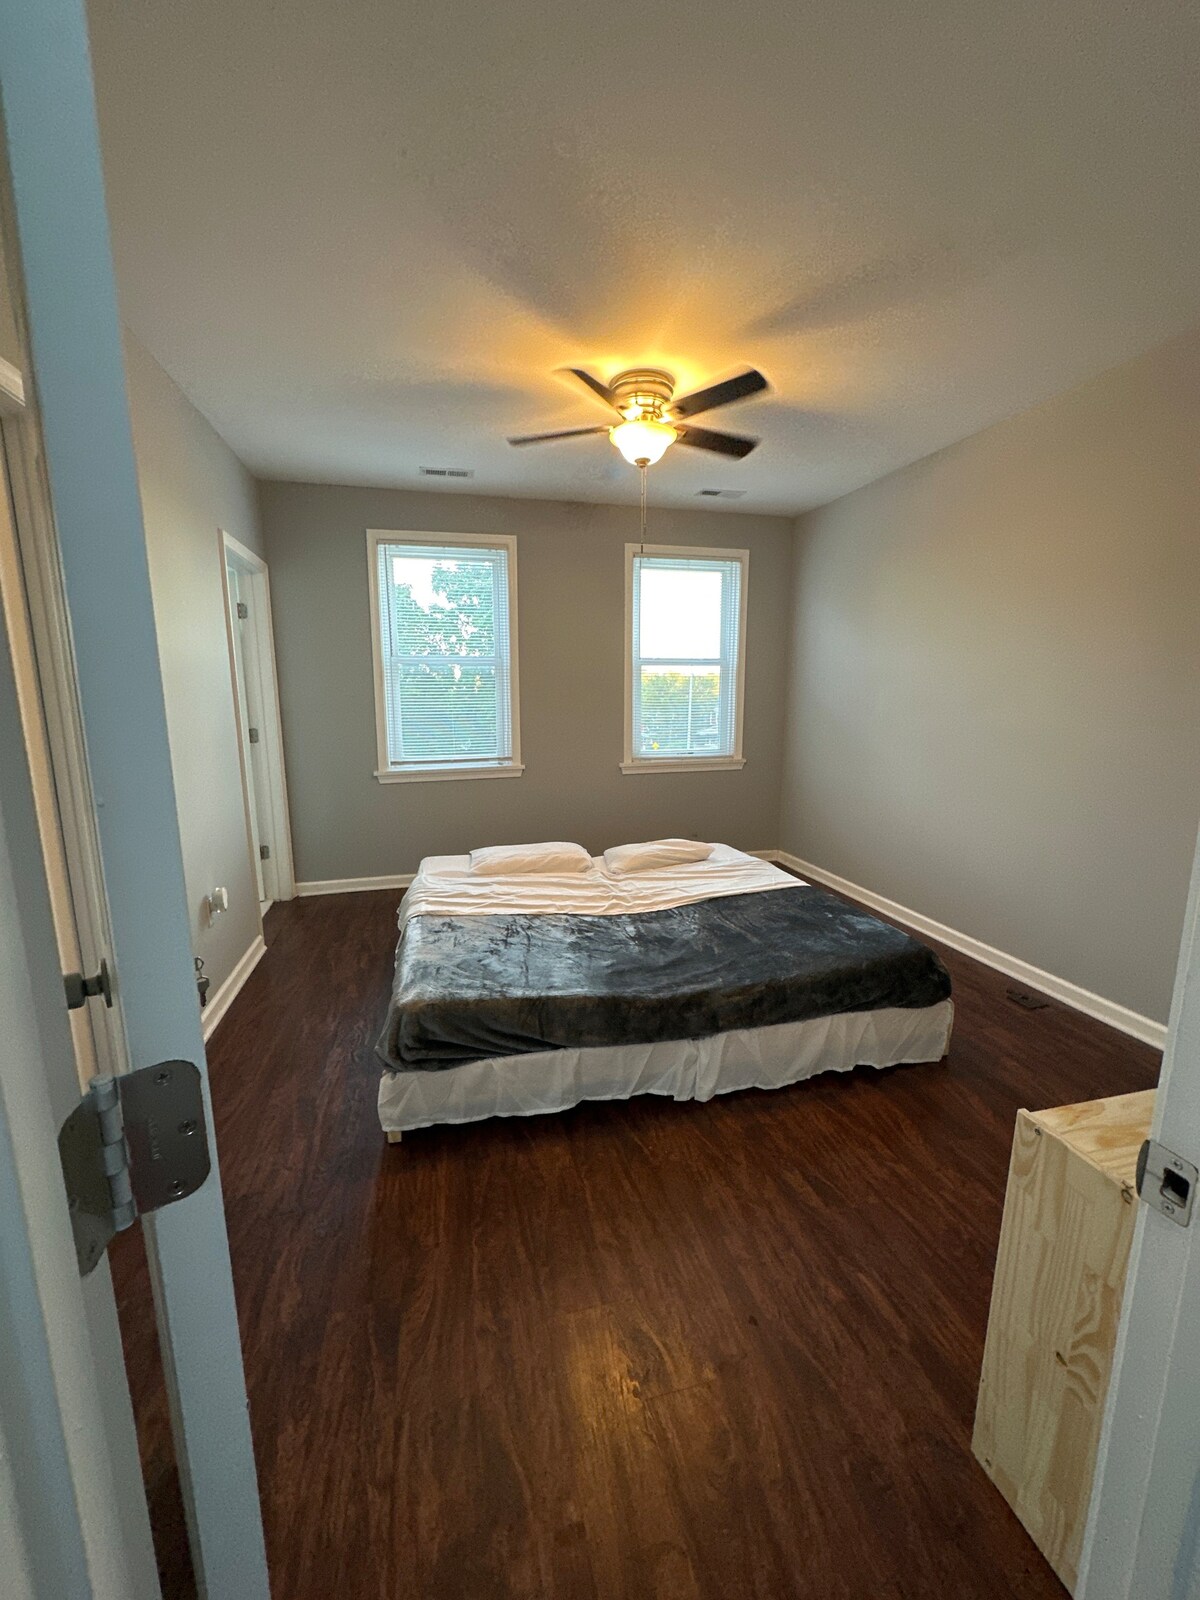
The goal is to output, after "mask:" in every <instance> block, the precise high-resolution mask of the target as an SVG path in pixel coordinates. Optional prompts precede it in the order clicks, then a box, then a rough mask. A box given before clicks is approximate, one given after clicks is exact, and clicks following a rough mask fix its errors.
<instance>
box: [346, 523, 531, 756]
mask: <svg viewBox="0 0 1200 1600" xmlns="http://www.w3.org/2000/svg"><path fill="white" fill-rule="evenodd" d="M377 560H378V563H379V565H378V569H377V579H378V594H379V640H380V652H381V655H382V671H383V689H384V710H385V720H386V725H387V758H388V766H389V768H391V769H392V770H395V771H402V770H403V769H404V768H406V767H417V768H420V767H450V768H453V767H456V766H461V767H483V766H498V765H503V764H506V763H508V762H510V761H511V760H512V758H513V734H512V720H513V719H512V683H511V654H512V639H511V627H510V618H509V603H508V595H509V577H508V551H507V549H489V548H487V547H480V548H479V549H474V548H471V547H470V546H467V545H460V544H454V545H434V544H429V545H420V544H408V543H404V544H400V543H382V542H381V543H380V544H379V545H378V546H377Z"/></svg>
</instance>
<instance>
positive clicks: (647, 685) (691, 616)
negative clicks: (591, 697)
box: [622, 545, 750, 772]
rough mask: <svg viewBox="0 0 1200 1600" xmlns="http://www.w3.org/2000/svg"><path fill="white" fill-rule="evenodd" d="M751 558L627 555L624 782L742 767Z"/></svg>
mask: <svg viewBox="0 0 1200 1600" xmlns="http://www.w3.org/2000/svg"><path fill="white" fill-rule="evenodd" d="M749 559H750V558H749V552H748V551H745V550H684V549H672V548H670V547H669V546H666V545H647V546H645V547H643V546H641V545H627V546H626V579H625V627H626V641H627V643H626V693H625V729H626V733H625V760H624V762H623V763H622V770H623V771H624V772H656V771H657V772H662V771H668V772H672V771H678V770H681V769H683V768H687V767H709V768H728V767H740V766H742V765H744V763H743V760H742V726H741V724H742V648H743V638H744V634H745V627H746V576H747V568H748V564H749Z"/></svg>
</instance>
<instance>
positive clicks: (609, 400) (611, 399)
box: [558, 367, 620, 411]
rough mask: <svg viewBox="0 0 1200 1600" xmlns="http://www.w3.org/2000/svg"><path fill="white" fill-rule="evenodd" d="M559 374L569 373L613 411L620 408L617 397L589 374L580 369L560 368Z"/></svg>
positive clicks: (606, 386) (604, 384) (605, 385)
mask: <svg viewBox="0 0 1200 1600" xmlns="http://www.w3.org/2000/svg"><path fill="white" fill-rule="evenodd" d="M558 370H559V371H560V372H569V373H570V374H571V376H572V377H573V378H578V379H579V381H580V383H586V384H587V386H588V388H589V389H590V390H591V391H592V393H593V394H596V395H599V396H600V398H601V400H603V401H604V404H605V405H606V406H611V407H612V408H613V410H614V411H617V410H619V409H620V408H619V407H618V405H617V397H616V395H615V394H614V393H613V392H612V390H611V389H610V388H609V387H608V385H607V384H606V383H601V382H600V379H599V378H593V377H592V375H591V373H590V372H585V371H584V370H583V368H582V367H560V368H559V369H558Z"/></svg>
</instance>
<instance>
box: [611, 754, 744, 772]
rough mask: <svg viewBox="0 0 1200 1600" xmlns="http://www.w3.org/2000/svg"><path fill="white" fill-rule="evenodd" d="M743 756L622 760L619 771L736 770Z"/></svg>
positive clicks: (741, 762)
mask: <svg viewBox="0 0 1200 1600" xmlns="http://www.w3.org/2000/svg"><path fill="white" fill-rule="evenodd" d="M745 765H746V758H745V756H670V757H664V759H663V760H661V761H654V760H643V761H622V763H621V771H622V772H626V773H635V772H738V771H740V770H741V768H742V767H744V766H745Z"/></svg>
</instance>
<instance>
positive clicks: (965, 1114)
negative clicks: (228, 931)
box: [114, 893, 1158, 1600]
mask: <svg viewBox="0 0 1200 1600" xmlns="http://www.w3.org/2000/svg"><path fill="white" fill-rule="evenodd" d="M396 899H397V896H396V894H395V893H379V894H345V895H339V896H332V897H328V898H324V899H309V900H297V901H295V902H293V903H292V904H290V905H286V906H281V907H277V908H276V909H274V910H273V911H272V912H271V913H270V915H269V917H268V930H267V936H268V944H269V950H268V953H267V955H266V957H265V958H264V960H263V961H262V963H261V964H260V966H259V967H258V969H257V971H256V972H255V973H254V974H253V976H252V977H251V979H250V981H249V983H248V984H247V985H246V988H245V989H244V990H243V992H242V994H241V995H240V996H239V997H238V999H237V1001H236V1002H235V1004H234V1006H233V1007H232V1009H231V1011H230V1012H229V1015H228V1016H227V1017H226V1019H225V1020H224V1022H223V1023H222V1024H221V1026H220V1027H219V1029H218V1030H217V1033H216V1035H215V1036H214V1038H213V1040H212V1043H211V1046H210V1050H209V1056H210V1060H211V1064H212V1085H213V1097H214V1100H215V1102H216V1123H217V1138H218V1144H219V1149H220V1158H221V1168H222V1173H223V1178H224V1184H225V1195H226V1207H227V1212H228V1218H229V1234H230V1241H231V1246H232V1251H233V1264H234V1271H235V1275H236V1280H237V1295H238V1305H239V1308H240V1315H241V1326H242V1336H243V1342H244V1346H245V1353H246V1367H247V1376H248V1383H249V1392H250V1408H251V1418H252V1422H253V1427H254V1437H255V1445H256V1450H257V1456H258V1465H259V1473H260V1478H261V1485H262V1497H263V1509H264V1515H265V1520H266V1532H267V1544H268V1552H269V1556H270V1563H271V1570H272V1575H273V1594H274V1596H275V1600H301V1597H303V1600H317V1597H327V1596H335V1597H337V1600H358V1597H363V1600H367V1597H370V1600H383V1597H388V1600H391V1597H400V1596H405V1597H408V1596H411V1597H419V1600H507V1597H522V1600H524V1597H534V1596H537V1597H547V1600H549V1597H553V1600H656V1597H657V1600H677V1597H678V1600H741V1597H754V1600H791V1597H796V1600H800V1597H805V1600H807V1597H810V1596H811V1597H814V1600H816V1597H821V1600H874V1597H879V1596H885V1597H889V1600H891V1597H895V1600H917V1597H926V1596H928V1597H930V1600H933V1597H938V1600H942V1597H947V1600H948V1597H962V1600H988V1597H993V1596H994V1597H997V1600H999V1597H1004V1600H1037V1597H1043V1596H1045V1597H1055V1600H1061V1596H1062V1595H1063V1593H1064V1592H1065V1591H1064V1590H1063V1589H1062V1588H1061V1586H1060V1585H1059V1583H1058V1580H1057V1579H1056V1578H1055V1577H1054V1575H1053V1574H1052V1573H1051V1571H1050V1569H1049V1567H1048V1566H1047V1565H1046V1563H1045V1562H1044V1561H1043V1560H1042V1557H1041V1556H1040V1555H1039V1554H1038V1552H1037V1550H1036V1549H1035V1548H1034V1546H1033V1544H1032V1543H1031V1542H1030V1540H1029V1539H1028V1537H1027V1536H1026V1534H1025V1533H1024V1531H1023V1530H1022V1529H1021V1527H1020V1525H1019V1524H1018V1523H1017V1521H1016V1519H1015V1518H1014V1517H1013V1516H1012V1514H1011V1512H1010V1511H1009V1510H1008V1508H1007V1506H1006V1505H1005V1503H1004V1502H1003V1501H1002V1500H1001V1498H1000V1496H999V1495H998V1494H997V1492H996V1491H995V1489H994V1488H993V1487H992V1486H991V1484H990V1483H989V1482H988V1481H987V1479H986V1478H985V1477H984V1475H983V1473H982V1471H981V1470H980V1469H979V1468H978V1466H977V1465H976V1463H975V1461H974V1460H973V1458H972V1456H971V1453H970V1447H969V1441H970V1434H971V1422H972V1416H973V1412H974V1406H975V1390H976V1383H977V1380H978V1373H979V1365H980V1360H981V1356H982V1352H983V1335H984V1328H985V1323H986V1318H987V1308H988V1297H989V1293H990V1288H991V1275H992V1266H993V1261H994V1256H995V1250H996V1241H997V1237H998V1233H999V1227H1000V1211H1001V1203H1002V1199H1003V1194H1004V1181H1005V1172H1006V1168H1007V1161H1008V1150H1009V1143H1010V1139H1011V1135H1012V1125H1013V1118H1014V1115H1015V1113H1016V1110H1017V1108H1018V1107H1019V1106H1028V1107H1031V1108H1036V1107H1044V1106H1050V1105H1055V1104H1060V1103H1064V1102H1070V1101H1075V1100H1084V1099H1090V1098H1092V1097H1094V1096H1098V1095H1105V1094H1115V1093H1123V1092H1125V1091H1128V1090H1133V1089H1141V1088H1145V1087H1147V1086H1149V1085H1151V1084H1153V1082H1154V1081H1155V1077H1156V1073H1157V1068H1158V1057H1157V1054H1156V1053H1155V1052H1154V1051H1152V1050H1150V1049H1148V1048H1146V1047H1145V1046H1142V1045H1139V1044H1137V1043H1135V1042H1133V1041H1132V1040H1129V1039H1127V1038H1125V1037H1123V1036H1122V1035H1121V1034H1119V1033H1115V1032H1113V1031H1112V1030H1110V1029H1108V1028H1105V1027H1103V1026H1101V1025H1100V1024H1098V1023H1095V1022H1092V1021H1090V1020H1088V1019H1087V1018H1085V1017H1082V1016H1079V1015H1078V1014H1076V1013H1074V1012H1072V1011H1069V1010H1067V1009H1065V1008H1063V1007H1061V1006H1059V1005H1057V1004H1051V1005H1049V1006H1047V1007H1046V1008H1045V1009H1043V1010H1037V1011H1027V1010H1023V1009H1021V1008H1020V1007H1019V1006H1017V1005H1016V1004H1014V1003H1013V1002H1012V1001H1011V1000H1009V999H1008V998H1007V997H1006V989H1007V988H1008V987H1009V985H1008V983H1007V980H1005V979H1004V978H1002V977H1001V976H1000V975H998V974H997V973H994V972H992V971H990V970H988V969H987V968H985V967H981V966H979V965H977V964H976V963H975V962H973V961H970V960H967V959H965V958H963V957H961V956H958V955H956V954H954V952H952V951H945V952H943V954H944V955H945V958H946V961H947V963H948V965H949V966H950V968H951V971H952V973H953V976H954V984H955V1001H956V1005H957V1025H956V1029H955V1035H954V1042H953V1047H952V1050H951V1054H950V1057H949V1059H948V1060H947V1061H945V1062H943V1063H940V1064H937V1065H930V1066H915V1067H900V1068H895V1069H893V1070H891V1071H887V1072H876V1071H873V1070H867V1069H862V1070H859V1071H857V1072H854V1073H853V1074H848V1075H830V1076H827V1077H823V1078H818V1079H815V1080H813V1081H812V1082H810V1083H807V1084H801V1085H798V1086H796V1087H794V1088H791V1089H787V1090H783V1091H780V1092H776V1093H772V1094H763V1093H758V1092H755V1091H751V1092H748V1093H744V1094H738V1095H732V1096H728V1097H726V1098H723V1099H717V1100H714V1101H712V1102H710V1103H709V1104H707V1105H696V1104H686V1105H676V1104H674V1103H673V1102H671V1101H665V1100H658V1099H655V1098H652V1097H647V1098H643V1099H640V1100H634V1101H631V1102H628V1103H622V1104H612V1105H596V1106H584V1107H580V1108H578V1109H576V1110H575V1111H572V1112H569V1113H567V1114H565V1115H562V1116H551V1117H536V1118H530V1119H526V1120H520V1121H516V1120H513V1121H496V1122H487V1123H480V1124H477V1125H475V1126H473V1127H468V1128H461V1129H444V1130H431V1131H427V1132H423V1133H417V1134H412V1135H406V1136H405V1140H404V1143H403V1144H402V1145H400V1146H399V1147H392V1148H389V1147H388V1146H386V1145H385V1144H384V1142H383V1139H382V1136H381V1134H380V1131H379V1125H378V1120H377V1118H376V1113H375V1092H376V1084H377V1080H378V1071H377V1067H376V1063H375V1061H374V1058H373V1056H372V1043H373V1040H374V1038H375V1035H376V1032H377V1030H378V1028H379V1026H380V1025H381V1022H382V1018H383V1014H384V1009H385V1005H386V1000H387V994H388V984H389V977H390V972H391V964H392V951H393V944H394V940H395V911H396ZM120 1244H121V1248H120V1249H119V1250H118V1251H117V1253H116V1259H115V1262H114V1266H115V1270H116V1275H117V1282H118V1290H119V1298H120V1300H121V1303H122V1308H123V1319H122V1320H123V1325H124V1328H125V1332H126V1344H127V1355H128V1358H129V1365H130V1371H131V1374H132V1381H133V1384H134V1388H135V1391H136V1392H135V1402H136V1405H137V1410H138V1419H139V1430H140V1434H141V1438H142V1444H143V1454H144V1456H145V1459H146V1464H147V1474H148V1481H149V1482H150V1484H151V1490H152V1496H151V1498H152V1510H153V1514H154V1521H155V1534H156V1542H157V1545H158V1549H159V1555H160V1562H161V1565H162V1569H163V1572H164V1580H165V1584H166V1588H167V1592H168V1594H169V1595H185V1594H188V1593H189V1592H190V1587H189V1586H190V1577H189V1573H188V1563H187V1551H186V1541H185V1539H184V1536H183V1532H182V1519H181V1514H180V1511H179V1496H178V1486H177V1483H176V1481H175V1477H174V1469H173V1465H172V1459H171V1445H170V1437H169V1431H168V1427H167V1420H166V1410H165V1400H164V1396H163V1389H162V1383H161V1375H160V1374H159V1373H158V1371H157V1368H156V1353H155V1350H154V1334H153V1328H152V1325H151V1319H150V1318H149V1317H148V1315H147V1312H146V1307H147V1306H148V1305H149V1298H148V1290H147V1287H146V1284H145V1260H144V1255H143V1254H142V1252H141V1246H140V1243H139V1241H138V1238H137V1235H136V1231H135V1233H133V1234H131V1235H127V1236H124V1237H123V1238H122V1240H121V1241H120Z"/></svg>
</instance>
